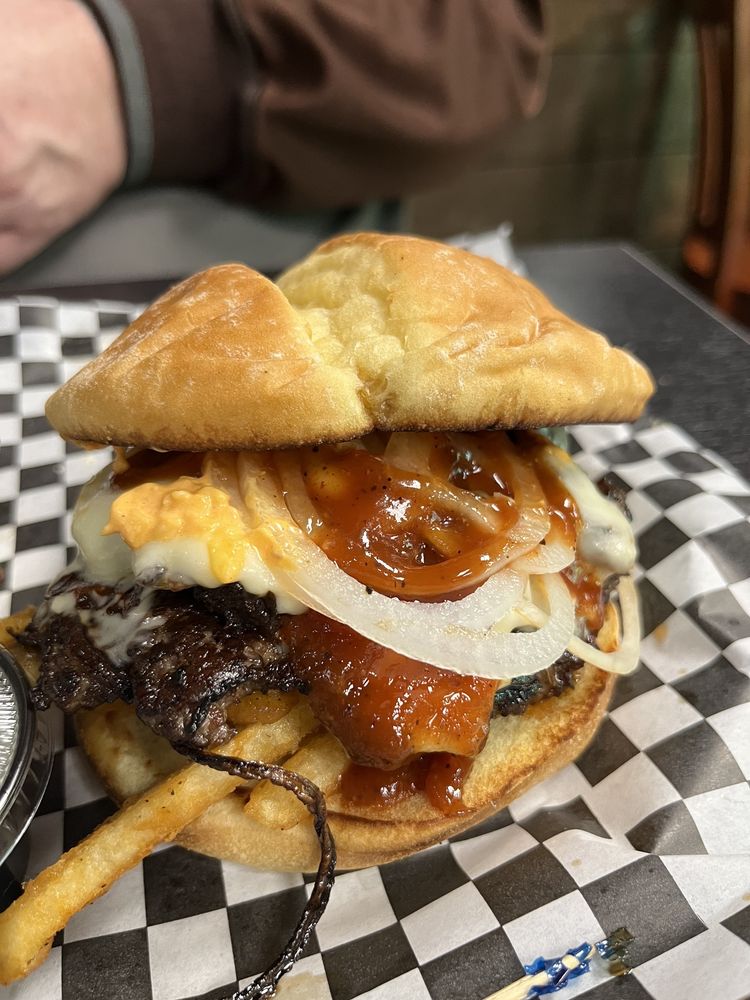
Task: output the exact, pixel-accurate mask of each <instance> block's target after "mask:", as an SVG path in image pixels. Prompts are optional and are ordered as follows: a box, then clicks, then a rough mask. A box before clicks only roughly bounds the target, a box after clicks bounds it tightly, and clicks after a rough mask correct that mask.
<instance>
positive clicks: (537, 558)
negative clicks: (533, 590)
mask: <svg viewBox="0 0 750 1000" xmlns="http://www.w3.org/2000/svg"><path fill="white" fill-rule="evenodd" d="M575 557H576V553H575V549H574V547H573V546H572V545H568V544H567V543H566V542H564V541H562V540H554V541H550V540H549V538H548V539H546V543H545V544H543V543H542V542H540V543H539V545H537V547H536V548H535V549H532V550H531V552H527V553H526V555H525V556H519V558H518V559H514V560H513V564H512V568H513V569H514V570H516V571H517V572H518V573H529V574H532V573H559V572H560V570H561V569H565V568H566V567H567V566H570V564H571V563H572V562H573V560H574V559H575Z"/></svg>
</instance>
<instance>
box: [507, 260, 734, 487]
mask: <svg viewBox="0 0 750 1000" xmlns="http://www.w3.org/2000/svg"><path fill="white" fill-rule="evenodd" d="M519 256H520V257H521V258H522V259H523V260H524V261H525V263H526V266H527V267H528V269H529V276H530V277H531V279H532V280H533V281H534V282H535V283H536V284H538V285H539V286H540V287H541V288H542V289H544V291H545V292H546V293H547V294H548V295H549V297H550V298H551V299H552V301H553V302H554V303H555V305H556V306H558V307H559V308H560V309H563V310H564V311H565V312H568V313H570V315H571V316H574V317H575V318H576V319H577V320H579V322H582V323H585V324H586V325H587V326H591V327H593V328H594V329H595V330H601V331H602V332H603V333H605V334H606V335H607V337H608V338H609V339H610V340H611V341H612V342H613V343H615V344H617V345H619V346H622V347H628V348H629V349H630V350H632V351H633V353H634V354H637V355H638V357H639V358H641V360H642V361H644V362H645V363H646V364H647V365H648V366H649V368H650V369H651V371H652V372H653V375H654V378H655V379H656V382H657V386H658V391H657V393H656V395H655V397H654V399H653V400H652V402H651V404H650V412H651V413H652V414H653V415H654V416H656V417H661V418H663V419H665V420H671V421H673V422H674V423H676V424H679V425H680V426H681V427H684V428H685V430H686V431H688V432H689V433H690V434H692V435H693V437H695V438H696V439H697V440H698V441H699V442H700V444H702V445H704V447H706V448H712V449H713V450H714V451H715V452H717V453H718V454H720V455H722V456H723V457H724V458H726V459H728V461H730V462H731V463H732V464H733V465H734V466H735V467H736V468H737V469H739V470H740V472H742V474H743V475H744V476H745V477H750V447H748V446H749V445H750V434H749V433H748V427H747V424H748V417H749V416H750V407H749V406H748V397H749V395H750V334H748V332H747V331H746V330H744V329H742V328H740V327H739V326H738V325H734V324H733V323H732V321H731V320H729V319H727V318H725V317H723V316H721V315H720V314H719V313H718V312H716V311H715V310H714V309H713V308H712V307H711V305H710V304H709V303H708V302H706V301H705V300H704V299H702V298H700V297H699V296H698V295H696V294H695V293H694V292H693V291H692V290H691V289H690V288H689V287H688V286H687V285H685V284H683V283H682V282H680V281H679V280H678V279H677V278H675V277H673V276H672V275H669V274H667V273H666V272H664V271H662V270H660V269H659V268H658V267H657V266H656V265H654V264H653V263H652V262H651V261H650V260H648V259H647V258H646V257H644V256H643V255H642V254H641V253H639V252H638V251H637V250H635V249H634V248H632V247H629V246H622V245H615V244H607V243H605V244H590V245H580V244H578V245H576V244H570V245H561V246H555V247H549V246H545V247H530V248H525V249H521V250H520V251H519Z"/></svg>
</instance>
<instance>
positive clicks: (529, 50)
mask: <svg viewBox="0 0 750 1000" xmlns="http://www.w3.org/2000/svg"><path fill="white" fill-rule="evenodd" d="M121 2H122V3H123V4H124V6H125V7H126V9H127V10H128V12H129V14H130V17H131V18H132V21H133V24H134V26H135V29H136V33H137V36H138V38H139V40H140V45H141V49H142V53H143V60H144V64H145V70H146V77H147V82H148V88H149V90H150V99H151V111H152V120H153V130H154V134H153V160H152V165H151V170H150V177H151V178H152V179H154V180H160V181H174V182H183V181H184V182H212V183H217V184H221V185H223V186H225V187H228V188H229V189H230V190H231V191H232V192H233V193H235V194H236V195H237V196H239V197H243V198H246V199H251V200H253V201H256V202H261V203H265V204H269V205H276V206H279V207H289V208H299V207H335V206H348V205H352V204H356V203H359V202H362V201H366V200H369V199H371V198H387V197H397V196H400V195H404V194H407V193H410V192H414V191H418V190H421V189H424V188H427V187H429V186H430V185H434V184H436V183H440V182H441V181H444V180H446V179H448V178H450V177H451V176H453V175H455V174H457V173H458V172H459V171H460V170H462V169H463V168H464V167H465V166H466V165H467V164H468V163H470V162H471V161H472V160H473V159H475V158H476V156H477V155H478V154H479V153H481V151H482V149H483V148H484V147H485V145H486V143H487V141H488V140H489V139H490V138H491V137H492V136H493V135H494V134H496V132H497V131H498V129H499V127H500V126H501V125H502V124H503V123H504V122H505V121H506V120H508V119H509V118H511V117H513V116H519V115H523V114H528V113H530V112H532V111H533V110H534V109H535V108H536V107H537V105H538V103H539V102H540V99H541V86H540V84H539V77H540V63H541V58H542V47H543V45H542V27H541V11H540V6H541V0H121Z"/></svg>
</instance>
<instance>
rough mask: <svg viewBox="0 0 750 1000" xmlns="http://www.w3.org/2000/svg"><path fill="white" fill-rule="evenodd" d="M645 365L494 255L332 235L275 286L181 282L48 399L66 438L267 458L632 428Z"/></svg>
mask: <svg viewBox="0 0 750 1000" xmlns="http://www.w3.org/2000/svg"><path fill="white" fill-rule="evenodd" d="M652 391H653V383H652V381H651V378H650V376H649V374H648V372H647V371H646V369H645V368H644V367H643V366H642V365H641V364H640V363H639V362H638V361H636V360H635V358H633V357H631V356H630V355H629V354H627V353H626V352H625V351H622V350H619V349H617V348H613V347H611V346H610V344H609V343H608V342H607V340H606V339H605V338H604V337H602V336H601V335H600V334H598V333H594V332H593V331H591V330H588V329H586V328H585V327H583V326H581V325H579V324H578V323H576V322H574V321H573V320H571V319H569V318H568V317H567V316H565V315H564V314H563V313H561V312H559V311H558V310H557V309H555V308H554V306H553V305H551V303H550V302H549V301H548V300H547V298H546V297H545V296H544V295H543V294H542V293H541V292H540V291H539V290H538V289H537V288H535V287H534V286H533V285H532V284H531V283H530V282H528V281H526V280H525V279H523V278H520V277H518V276H517V275H515V274H513V273H512V272H510V271H508V270H506V269H505V268H503V267H501V266H500V265H499V264H496V263H495V262H494V261H492V260H489V259H486V258H484V257H477V256H475V255H474V254H471V253H468V252H466V251H465V250H460V249H458V248H456V247H452V246H446V245H443V244H440V243H435V242H432V241H430V240H423V239H417V238H414V237H409V236H387V235H381V234H377V233H358V234H355V235H350V236H342V237H338V238H336V239H333V240H330V241H329V242H328V243H324V244H323V245H322V246H320V247H318V249H317V250H315V251H313V253H311V254H310V256H309V257H307V258H306V259H305V260H303V261H302V262H301V263H299V264H297V265H295V266H294V267H292V268H291V269H290V270H289V271H287V272H286V273H285V274H283V275H282V276H281V278H280V279H279V281H278V284H274V283H273V282H271V281H269V280H268V279H267V278H265V277H263V276H262V275H260V274H258V273H257V272H256V271H253V270H251V269H250V268H247V267H245V266H243V265H241V264H225V265H221V266H219V267H213V268H211V269H209V270H207V271H203V272H202V273H200V274H197V275H195V276H194V277H192V278H188V279H187V280H186V281H183V282H182V283H181V284H179V285H177V286H176V287H175V288H172V289H171V290H170V291H168V292H167V293H166V294H165V295H163V296H162V297H161V298H160V299H158V300H157V301H156V302H155V303H154V304H153V305H152V306H150V307H149V308H148V309H147V310H146V311H145V312H144V313H143V314H142V315H141V316H140V317H139V318H138V319H136V320H135V322H133V323H131V324H130V326H129V327H127V329H125V330H124V331H123V332H122V333H121V334H120V336H119V337H118V338H117V339H116V340H115V341H114V342H113V343H112V344H111V346H110V347H108V348H107V349H106V350H105V351H104V352H103V353H102V354H101V355H100V356H99V357H98V358H96V359H95V360H93V361H91V362H90V363H89V364H88V365H86V366H85V367H84V368H83V369H82V370H81V371H79V372H78V373H77V374H76V375H74V376H73V377H72V378H71V379H70V381H69V382H67V383H66V384H65V385H64V386H63V387H62V388H60V389H58V391H57V392H56V393H55V394H54V395H53V396H52V397H51V398H50V400H49V402H48V404H47V416H48V418H49V420H50V422H51V423H52V425H53V426H54V427H55V428H56V429H57V430H58V431H59V432H60V434H62V436H63V437H65V438H68V439H69V440H73V441H78V442H82V443H85V444H88V445H106V444H114V445H138V446H147V447H152V448H159V449H164V450H176V451H208V450H213V449H270V448H283V447H288V446H295V445H302V444H315V443H319V442H322V441H337V440H339V441H344V440H349V439H352V438H357V437H360V436H362V435H363V434H366V433H368V432H369V431H371V430H374V429H379V430H385V431H393V430H478V429H481V428H495V427H496V428H512V427H544V426H552V425H558V424H569V423H592V422H603V421H619V420H634V419H635V418H636V417H638V415H639V414H640V412H641V410H642V408H643V406H644V403H645V402H646V400H647V399H648V397H649V396H650V395H651V393H652Z"/></svg>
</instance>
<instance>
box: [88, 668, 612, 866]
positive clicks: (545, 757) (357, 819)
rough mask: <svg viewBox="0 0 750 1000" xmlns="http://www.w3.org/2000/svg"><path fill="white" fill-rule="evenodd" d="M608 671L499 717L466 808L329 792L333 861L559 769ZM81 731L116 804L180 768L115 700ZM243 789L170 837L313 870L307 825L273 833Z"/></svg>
mask: <svg viewBox="0 0 750 1000" xmlns="http://www.w3.org/2000/svg"><path fill="white" fill-rule="evenodd" d="M613 684H614V677H613V675H612V674H607V673H604V672H603V671H601V670H598V669H596V668H595V667H592V666H590V665H589V664H587V665H585V666H584V667H583V669H582V670H581V671H580V672H579V674H578V680H577V683H576V686H575V687H574V688H573V689H571V690H568V691H565V692H564V693H563V694H562V695H561V696H560V697H559V698H548V699H546V700H545V701H542V702H539V703H538V704H536V705H532V706H531V707H530V708H528V709H527V710H526V712H525V713H524V714H523V715H521V716H511V717H508V718H496V719H494V720H493V721H492V723H491V726H490V735H489V738H488V740H487V744H486V745H485V748H484V750H483V751H482V752H481V754H479V756H478V757H477V759H476V761H475V763H474V766H473V768H472V770H471V773H470V775H469V777H468V779H467V781H466V783H465V785H464V789H463V802H464V805H465V811H463V812H462V813H461V814H460V815H450V816H445V815H443V814H442V813H440V812H438V811H437V810H436V809H435V808H434V807H432V806H431V805H430V804H429V802H428V801H427V799H426V797H425V796H424V795H423V794H422V793H421V792H418V793H415V794H414V795H412V796H410V797H409V798H407V799H406V800H404V801H401V802H398V803H396V804H395V805H390V806H389V807H387V808H383V809H380V808H373V807H370V808H369V809H367V808H365V809H357V810H355V809H354V808H353V807H352V806H351V805H350V804H349V803H348V802H346V801H345V800H343V799H342V797H341V796H340V795H337V794H335V793H334V794H331V795H329V796H328V797H327V801H328V811H329V820H330V826H331V829H332V831H333V835H334V837H335V839H336V847H337V851H338V863H339V866H340V868H343V869H352V868H366V867H369V866H370V865H378V864H383V863H385V862H388V861H394V860H396V859H397V858H402V857H405V856H406V855H408V854H412V853H414V852H415V851H418V850H421V849H422V848H425V847H429V846H431V845H433V844H437V843H439V842H440V841H441V840H444V839H445V838H447V837H451V836H454V835H455V834H457V833H460V832H461V831H463V830H466V829H468V828H469V827H471V826H473V825H474V824H475V823H479V822H480V821H481V820H483V819H486V818H487V817H489V816H491V815H492V814H493V813H495V812H497V811H498V810H500V809H502V808H504V807H505V806H507V805H508V804H509V803H510V802H512V801H513V800H514V799H517V798H518V797H519V796H520V795H522V794H523V793H524V792H525V791H527V790H528V789H529V788H531V787H532V785H535V784H537V782H539V781H542V780H543V779H544V778H547V777H549V776H550V775H551V774H554V773H555V772H556V771H559V770H560V769H561V768H563V767H565V765H566V764H569V763H570V762H571V761H573V760H575V758H576V757H577V756H578V755H579V754H580V753H581V752H582V751H583V749H584V748H585V747H586V745H587V744H588V743H589V741H590V740H591V738H592V737H593V735H594V733H595V731H596V728H597V726H598V724H599V722H600V721H601V719H602V717H603V715H604V713H605V711H606V708H607V703H608V701H609V696H610V693H611V690H612V686H613ZM77 728H78V737H79V741H80V743H81V745H82V746H83V748H84V750H85V752H86V753H87V755H88V757H89V759H90V760H91V761H92V763H93V765H94V767H95V769H96V771H97V773H98V775H99V777H100V778H101V779H102V781H103V782H104V784H105V786H106V787H107V789H108V790H109V792H110V794H111V795H112V797H113V798H114V799H115V800H117V801H118V802H123V801H124V800H125V799H128V798H130V797H131V796H133V795H136V794H139V793H140V792H142V791H145V790H146V789H147V788H149V787H150V786H151V785H152V784H154V782H155V781H157V780H158V779H159V778H161V777H163V776H164V775H165V774H168V773H169V772H170V771H173V770H175V769H176V768H178V767H180V766H182V764H183V763H184V758H182V757H180V756H179V754H177V753H176V752H175V751H174V750H173V749H172V748H171V747H170V746H169V744H168V743H167V742H166V741H165V740H164V739H162V738H161V737H159V736H156V735H155V734H154V733H153V732H151V730H150V729H148V728H147V727H146V726H145V725H144V724H143V723H141V722H140V721H139V720H138V719H137V717H136V715H135V713H134V711H133V709H132V707H130V706H128V705H125V704H123V703H122V702H116V703H114V704H112V705H102V706H100V707H99V708H97V709H94V710H93V711H90V712H81V713H79V715H78V716H77ZM246 799H247V788H244V789H238V791H237V792H235V793H233V794H232V795H230V796H228V798H226V799H224V800H223V801H222V802H218V803H216V804H215V805H214V806H212V807H211V808H210V809H208V810H207V811H206V812H205V813H204V814H203V815H202V816H200V817H199V818H198V819H197V820H195V821H194V822H193V823H191V824H190V826H188V827H186V828H185V829H184V830H183V831H182V832H181V833H180V834H179V835H178V836H177V837H176V841H175V842H176V843H178V844H181V845H182V846H184V847H188V848H190V849H191V850H193V851H199V852H200V853H202V854H208V855H211V856H213V857H216V858H221V859H224V860H227V861H238V862H241V863H243V864H246V865H250V866H252V867H254V868H260V869H268V870H273V871H296V872H299V871H315V870H316V869H317V866H318V858H319V855H318V842H317V839H316V837H315V834H314V832H313V829H312V823H311V822H310V823H307V822H302V823H299V824H298V825H297V826H295V827H292V828H291V829H287V830H279V829H276V828H273V827H270V826H266V825H265V824H262V823H260V822H258V821H256V820H254V819H251V818H250V817H248V816H247V814H246V813H245V812H244V811H243V805H244V803H245V801H246Z"/></svg>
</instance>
